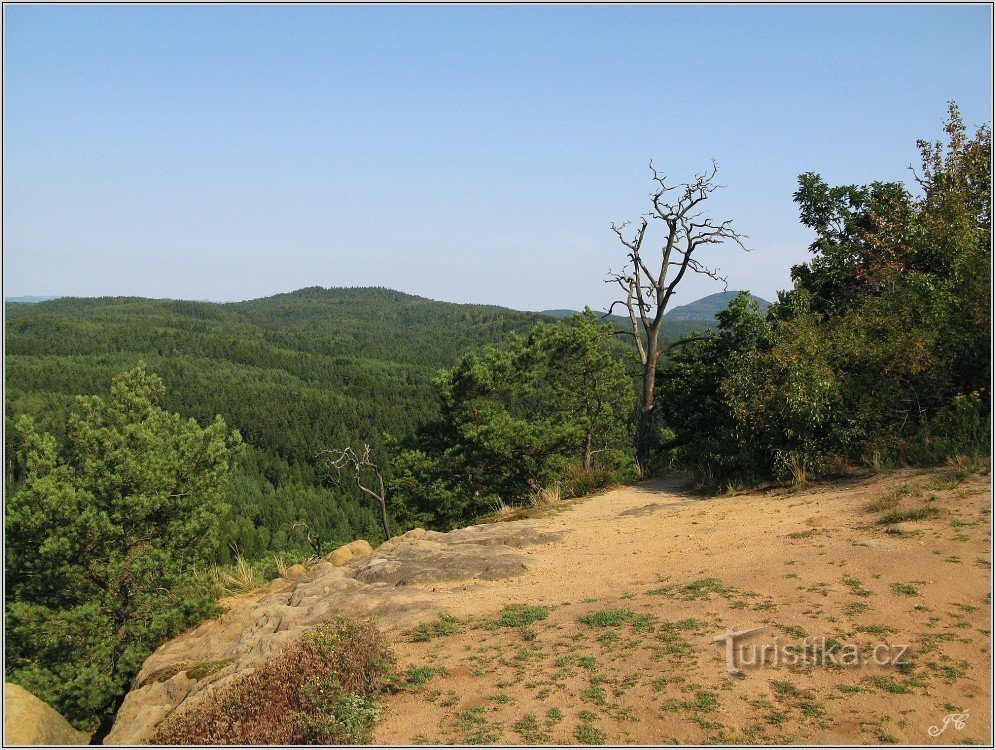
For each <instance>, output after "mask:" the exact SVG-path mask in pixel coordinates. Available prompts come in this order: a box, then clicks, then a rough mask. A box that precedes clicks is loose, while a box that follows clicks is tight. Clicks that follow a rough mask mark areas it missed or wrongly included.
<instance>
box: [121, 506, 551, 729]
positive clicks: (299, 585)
mask: <svg viewBox="0 0 996 750" xmlns="http://www.w3.org/2000/svg"><path fill="white" fill-rule="evenodd" d="M561 536H562V534H561V533H558V532H539V531H537V530H535V529H532V528H528V527H527V526H524V525H523V524H521V523H519V522H515V521H512V522H509V523H502V524H492V525H482V526H473V527H470V528H469V529H460V530H458V531H452V532H449V533H446V534H442V533H439V532H432V531H425V530H424V529H413V530H412V531H410V532H408V533H407V534H404V535H402V536H400V537H397V539H396V540H394V541H393V543H391V544H388V545H382V546H381V547H380V548H379V549H378V551H377V552H376V553H375V554H371V553H372V552H373V550H372V549H371V547H370V544H369V543H368V542H366V541H364V540H362V539H360V540H357V541H355V542H350V543H349V544H347V545H344V546H342V547H340V548H339V549H337V550H335V551H333V552H332V553H331V554H330V555H328V556H327V557H326V559H325V560H324V561H320V562H318V563H317V564H316V565H312V566H310V567H309V568H308V571H307V574H306V575H304V576H301V577H298V578H294V579H293V580H291V579H290V578H282V579H278V580H279V581H280V582H279V584H278V583H277V581H272V582H271V583H270V584H269V586H268V587H267V589H266V593H264V594H263V595H262V596H261V597H253V598H248V599H245V600H242V601H235V602H233V604H232V607H231V608H230V609H229V610H228V611H227V612H225V613H224V614H223V615H221V616H220V617H218V618H216V619H214V620H209V621H208V622H205V623H202V624H201V625H199V626H198V627H196V628H194V629H193V630H191V631H188V632H187V633H184V634H183V635H181V636H179V637H177V638H175V639H173V640H172V641H169V642H168V643H165V644H163V645H162V646H161V647H160V648H158V649H157V650H156V651H155V653H153V654H152V655H151V656H150V657H149V658H148V659H146V661H145V663H144V664H143V665H142V669H141V671H140V672H139V674H138V677H137V679H136V681H135V684H136V686H137V687H136V688H134V689H133V690H132V691H131V692H129V693H128V695H127V696H126V697H125V700H124V703H123V704H122V706H121V708H120V709H119V711H118V714H117V717H116V719H115V722H114V727H113V728H112V730H111V733H110V734H109V735H108V736H107V738H106V740H105V743H106V744H115V745H129V744H140V743H146V742H148V741H149V740H150V739H151V738H152V736H153V734H154V732H155V728H156V726H158V725H159V723H160V722H162V721H163V720H164V719H165V718H167V717H168V716H169V715H170V714H172V713H173V712H174V711H176V710H181V711H185V710H188V709H189V708H190V707H192V706H194V705H196V704H197V703H198V702H199V701H201V700H204V699H205V697H206V696H208V695H210V694H212V692H213V691H214V690H216V689H219V688H220V686H222V685H224V684H227V683H228V682H229V681H231V680H234V679H238V677H239V676H241V675H245V674H248V673H250V672H252V671H253V670H254V669H256V668H257V667H258V666H259V665H260V664H262V663H264V662H265V661H267V660H269V659H272V658H273V657H274V656H276V655H277V654H278V653H280V651H281V650H282V649H284V648H285V647H287V646H288V645H290V644H291V643H293V642H294V641H295V640H297V639H298V638H300V637H302V636H303V635H304V634H306V633H307V632H308V631H309V630H311V629H312V628H314V627H315V626H316V625H318V624H320V623H321V622H323V621H324V620H326V619H328V618H329V617H333V616H337V615H339V616H347V617H359V618H364V617H371V618H374V619H376V620H379V621H380V622H382V623H384V624H385V625H386V626H388V627H393V628H410V627H414V626H415V625H417V624H418V623H419V622H424V621H425V619H426V618H427V617H435V616H436V615H437V614H438V613H439V611H440V610H441V609H445V607H446V601H445V596H444V595H443V594H440V593H439V592H437V591H435V590H434V588H433V586H432V584H433V583H435V582H437V581H468V582H469V581H473V580H496V579H500V578H509V577H513V576H519V575H522V574H523V573H524V572H525V571H526V570H527V561H528V559H529V556H528V555H527V554H526V552H525V551H523V548H525V547H528V546H530V545H534V544H543V543H546V542H550V541H554V540H556V539H559V538H560V537H561ZM291 570H292V569H290V570H288V575H290V574H291ZM271 587H272V588H271ZM222 661H223V662H225V666H224V668H220V669H218V671H217V672H214V673H212V675H211V676H210V677H208V678H205V679H203V680H199V681H198V680H192V679H190V678H189V676H188V675H187V673H186V672H177V669H176V665H178V664H181V663H194V664H205V663H215V662H222ZM158 676H162V677H165V678H166V679H165V681H163V682H155V681H154V680H153V679H152V678H153V677H158Z"/></svg>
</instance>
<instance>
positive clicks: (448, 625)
mask: <svg viewBox="0 0 996 750" xmlns="http://www.w3.org/2000/svg"><path fill="white" fill-rule="evenodd" d="M460 625H461V623H460V621H459V620H457V619H456V618H455V617H453V615H451V614H449V613H447V612H440V613H439V620H438V621H436V622H425V623H422V624H421V625H419V626H418V627H416V628H414V629H413V630H411V631H409V633H408V637H409V638H410V639H411V640H412V642H413V643H425V642H426V641H431V640H434V639H436V638H442V637H444V636H447V635H453V634H454V633H458V632H459V631H460Z"/></svg>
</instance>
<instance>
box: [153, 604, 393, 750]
mask: <svg viewBox="0 0 996 750" xmlns="http://www.w3.org/2000/svg"><path fill="white" fill-rule="evenodd" d="M393 664H394V656H393V654H392V652H391V649H390V647H389V646H388V645H387V643H386V642H385V641H384V639H383V636H381V634H380V633H379V632H378V631H377V629H376V628H375V627H374V626H373V625H371V624H369V623H364V622H356V621H352V620H347V619H343V618H335V619H332V620H330V621H328V622H327V623H325V624H324V625H322V626H321V627H319V628H318V629H316V630H314V631H312V632H311V633H309V634H308V635H306V636H305V637H304V638H302V639H301V640H300V641H298V642H297V643H295V644H293V645H291V646H289V647H288V648H286V649H285V650H284V651H283V652H282V653H281V654H280V655H279V656H278V657H276V658H275V659H273V660H271V661H269V662H267V663H266V664H264V665H263V666H262V667H260V668H259V669H257V670H256V671H255V672H253V673H252V674H249V675H245V676H242V677H239V678H236V679H235V680H234V681H233V682H231V683H230V684H228V685H226V686H225V687H223V688H222V689H220V690H218V691H217V692H216V693H214V694H213V695H211V696H210V697H208V698H206V699H205V700H204V701H202V702H200V703H198V704H196V705H195V706H193V707H192V708H191V709H189V710H187V711H185V712H183V713H180V714H174V715H173V716H171V717H169V718H168V719H167V720H166V721H165V722H163V724H161V725H160V726H159V728H158V730H157V731H156V734H155V737H154V738H153V741H154V742H155V743H156V744H174V745H220V744H228V745H295V744H323V745H340V744H357V743H362V742H366V741H367V740H368V739H369V734H370V728H371V726H372V725H373V723H374V721H376V719H377V717H378V716H379V709H378V696H379V694H380V693H381V692H382V691H383V690H384V688H385V687H386V686H387V685H388V684H389V682H390V680H391V676H392V673H393Z"/></svg>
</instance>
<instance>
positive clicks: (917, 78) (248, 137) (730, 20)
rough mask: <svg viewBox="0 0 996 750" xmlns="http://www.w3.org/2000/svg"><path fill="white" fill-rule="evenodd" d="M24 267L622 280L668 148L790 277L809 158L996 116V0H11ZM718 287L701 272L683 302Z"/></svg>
mask: <svg viewBox="0 0 996 750" xmlns="http://www.w3.org/2000/svg"><path fill="white" fill-rule="evenodd" d="M4 14H5V41H6V48H5V52H4V55H5V57H4V62H5V73H4V83H5V98H4V125H5V132H4V235H3V238H4V270H5V281H4V293H5V294H6V295H8V296H10V295H25V294H42V295H44V294H59V295H85V296H92V295H105V294H112V295H119V294H121V295H123V294H129V295H142V296H151V297H180V298H188V299H213V300H235V299H247V298H252V297H260V296H265V295H269V294H273V293H276V292H283V291H291V290H293V289H297V288H300V287H303V286H313V285H321V286H359V285H378V286H388V287H393V288H396V289H400V290H403V291H407V292H411V293H415V294H421V295H425V296H428V297H432V298H435V299H442V300H450V301H461V302H487V303H495V304H501V305H507V306H510V307H515V308H519V309H543V308H554V307H575V308H576V307H580V306H582V305H584V304H590V305H592V306H602V305H604V304H606V303H607V302H608V301H609V300H610V298H611V294H610V292H611V289H610V288H609V287H608V286H606V285H605V284H604V283H603V281H602V280H603V278H604V275H605V272H606V271H607V270H608V268H609V267H610V266H618V265H620V261H621V252H620V248H619V246H618V244H617V242H616V240H615V238H614V236H613V235H612V233H611V232H610V230H609V224H610V222H612V221H622V220H625V219H627V218H632V219H635V218H637V217H638V216H639V215H640V214H641V213H643V212H645V211H646V210H647V205H648V204H647V195H648V193H649V191H650V187H651V185H650V180H649V172H648V169H647V162H648V161H649V160H650V159H651V158H653V159H654V161H655V164H657V165H658V166H659V167H660V168H661V169H662V170H664V171H665V172H666V173H667V174H669V175H673V176H675V177H688V176H690V175H691V174H692V172H694V171H696V170H701V169H702V168H704V167H706V166H707V165H708V164H709V160H710V158H713V157H715V159H716V160H717V161H718V162H719V166H720V181H721V182H722V183H723V184H725V185H727V186H728V188H727V189H726V190H725V191H723V192H722V194H721V195H717V197H716V199H715V200H714V201H712V203H713V206H712V211H713V212H714V215H715V216H716V217H717V218H732V219H734V220H735V224H736V227H737V228H738V229H739V230H740V231H742V232H744V233H746V234H748V235H750V240H749V245H750V246H751V247H752V248H754V251H753V252H752V253H751V254H750V255H743V254H741V253H734V252H733V251H729V250H717V251H715V252H714V253H713V254H712V255H711V256H708V257H706V256H703V259H704V260H706V261H708V262H710V263H711V264H715V265H720V266H721V267H722V268H723V269H724V271H725V272H726V273H727V274H728V276H729V278H730V286H731V288H749V289H751V290H753V291H754V292H755V293H756V294H759V295H761V296H763V297H767V298H769V299H770V298H772V297H773V296H774V293H775V291H776V290H777V289H780V288H784V287H786V286H787V285H788V283H789V276H788V270H789V267H790V265H792V264H793V263H797V262H799V261H801V260H803V259H805V258H806V257H807V252H806V246H807V245H808V244H809V242H810V241H811V237H810V235H809V233H808V232H807V231H806V230H805V229H804V228H803V227H801V226H800V225H799V223H798V218H797V217H798V214H797V211H796V208H795V205H794V204H793V202H792V193H793V191H794V190H795V186H796V178H797V176H798V175H799V173H801V172H804V171H816V172H820V173H821V174H823V175H824V177H825V178H827V179H828V180H830V181H831V182H835V183H841V182H868V181H872V180H876V179H907V175H908V173H907V171H906V169H905V167H906V166H907V165H908V164H910V163H913V162H915V161H916V160H917V150H916V146H915V141H916V139H917V138H920V137H925V136H926V137H931V138H935V137H938V136H939V135H940V133H941V123H942V121H943V119H944V117H945V114H946V102H947V101H948V100H949V99H954V100H957V101H958V102H959V104H960V105H961V107H962V112H963V115H964V116H965V119H966V121H967V122H968V123H969V125H970V126H974V125H978V124H981V123H982V122H986V121H989V120H990V118H991V109H992V99H991V94H990V91H991V83H992V82H991V75H990V69H991V50H992V40H991V35H990V29H991V19H990V9H989V7H988V6H979V5H977V6H943V7H941V6H937V7H926V6H916V7H900V6H895V5H891V6H882V7H853V6H852V7H815V6H814V7H787V6H763V7H742V6H741V7H719V6H715V7H702V6H697V7H679V6H658V7H648V6H633V7H566V6H546V7H496V6H481V7H371V6H367V7H343V6H318V7H314V6H312V7H274V6H267V7H263V6H251V7H250V6H246V7H236V6H216V7H192V6H184V7H138V6H135V7H120V6H108V7H97V6H83V7H70V6H61V7H60V6H56V7H38V6H9V5H8V6H6V7H5V9H4ZM721 288H722V287H721V286H717V285H716V284H715V283H714V282H710V281H708V280H706V279H692V280H691V281H689V283H688V284H687V285H686V288H685V289H684V290H683V292H682V293H681V295H680V297H679V299H678V300H677V301H679V302H687V301H690V300H692V299H695V298H697V297H700V296H702V295H704V294H708V293H710V292H713V291H719V290H720V289H721Z"/></svg>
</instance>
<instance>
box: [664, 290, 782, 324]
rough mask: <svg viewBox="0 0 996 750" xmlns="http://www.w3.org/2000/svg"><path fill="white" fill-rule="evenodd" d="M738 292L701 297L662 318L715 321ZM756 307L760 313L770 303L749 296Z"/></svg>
mask: <svg viewBox="0 0 996 750" xmlns="http://www.w3.org/2000/svg"><path fill="white" fill-rule="evenodd" d="M739 293H740V292H737V291H732V290H731V291H728V292H717V293H716V294H710V295H709V296H708V297H703V298H702V299H697V300H695V301H694V302H689V303H688V304H687V305H679V306H678V307H675V308H672V309H671V310H669V311H668V312H666V313H664V317H665V318H666V319H667V320H674V321H678V320H708V321H715V319H716V313H718V312H719V311H720V310H725V309H726V307H727V305H729V304H730V300H731V299H733V298H734V297H736V296H737V295H738V294H739ZM751 299H753V300H754V301H755V302H756V303H757V304H758V306H759V307H760V308H761V313H762V314H763V313H765V312H767V311H768V308H769V307H771V303H770V302H768V301H767V300H765V299H761V298H760V297H757V296H755V295H753V294H752V295H751Z"/></svg>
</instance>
